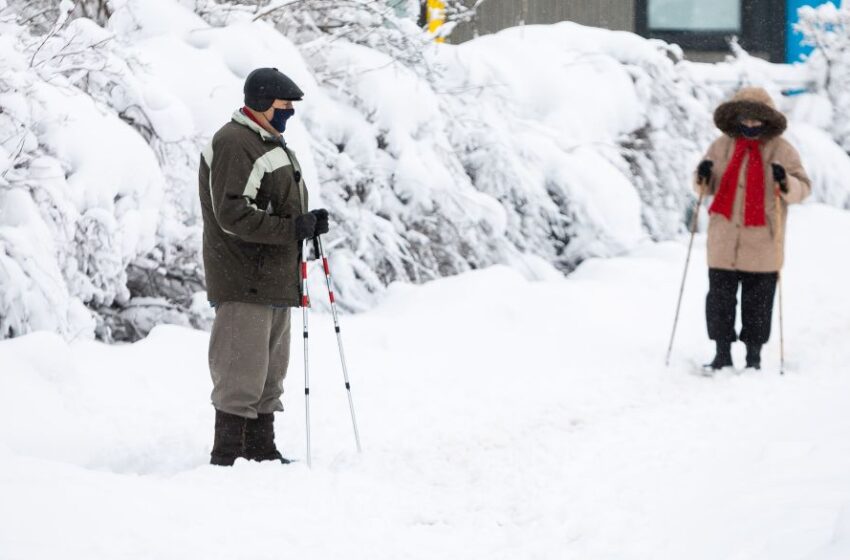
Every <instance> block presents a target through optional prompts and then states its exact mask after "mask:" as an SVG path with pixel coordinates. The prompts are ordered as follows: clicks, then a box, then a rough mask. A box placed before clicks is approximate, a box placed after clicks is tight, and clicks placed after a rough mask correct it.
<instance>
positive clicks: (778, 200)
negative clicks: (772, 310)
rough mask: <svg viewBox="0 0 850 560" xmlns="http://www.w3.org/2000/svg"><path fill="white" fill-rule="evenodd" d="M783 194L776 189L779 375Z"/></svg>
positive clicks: (782, 344) (782, 363)
mask: <svg viewBox="0 0 850 560" xmlns="http://www.w3.org/2000/svg"><path fill="white" fill-rule="evenodd" d="M783 227H784V226H783V223H782V196H780V194H779V189H778V188H777V189H776V266H777V270H776V284H777V286H776V287H777V288H778V289H779V375H785V325H784V323H783V320H782V266H781V264H780V263H782V234H783V232H782V228H783Z"/></svg>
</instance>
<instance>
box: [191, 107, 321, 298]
mask: <svg viewBox="0 0 850 560" xmlns="http://www.w3.org/2000/svg"><path fill="white" fill-rule="evenodd" d="M198 179H199V185H198V186H199V194H200V197H201V211H202V214H203V220H204V267H205V269H206V280H207V297H208V299H209V300H210V301H214V302H224V301H239V302H246V303H263V304H269V305H284V306H290V307H298V306H299V305H300V303H301V297H300V296H301V285H300V274H299V263H300V255H301V247H300V243H299V242H298V240H297V239H296V237H295V218H296V217H297V216H298V215H300V214H303V213H305V212H306V211H307V189H306V187H305V186H304V180H303V178H302V176H301V170H300V166H299V165H298V160H297V159H296V158H295V154H293V153H292V151H291V150H289V149H288V148H287V147H286V146H285V144H283V142H282V141H281V140H280V139H279V137H275V136H274V135H272V134H271V133H269V132H268V131H266V130H264V129H263V128H262V127H260V126H259V125H258V124H257V123H255V122H254V121H252V120H251V119H250V118H249V117H247V116H246V115H244V114H243V113H242V111H241V110H237V111H236V112H235V113H234V114H233V119H232V120H231V121H230V122H229V123H227V124H226V125H224V126H223V127H222V128H221V129H220V130H219V131H218V132H216V134H215V136H213V139H212V142H210V144H209V145H208V146H207V147H206V148H205V149H204V151H203V154H202V156H201V164H200V171H199V174H198Z"/></svg>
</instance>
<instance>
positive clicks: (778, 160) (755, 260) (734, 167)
mask: <svg viewBox="0 0 850 560" xmlns="http://www.w3.org/2000/svg"><path fill="white" fill-rule="evenodd" d="M714 122H715V124H716V125H717V127H718V128H719V129H720V130H721V131H722V132H723V136H721V137H720V138H718V139H717V140H715V141H714V143H713V144H712V145H711V147H710V148H709V149H708V153H707V154H706V155H705V158H704V159H703V161H702V162H701V163H700V164H699V167H698V168H697V173H696V189H697V192H702V193H703V194H705V195H713V196H714V200H713V201H712V203H711V206H710V207H709V216H710V218H709V225H708V279H709V290H708V297H707V298H706V306H705V314H706V322H707V324H708V337H709V338H710V339H711V340H713V341H714V342H715V344H716V345H717V352H716V354H715V356H714V360H713V361H712V362H711V363H710V364H707V365H706V368H707V369H708V370H719V369H722V368H725V367H731V366H732V343H733V342H735V341H736V340H738V339H739V338H740V340H741V341H742V342H744V344H746V346H747V368H754V369H760V367H761V348H762V346H763V345H764V344H765V343H766V342H767V340H768V338H769V337H770V324H771V315H772V312H773V299H774V294H775V292H776V282H777V280H778V278H779V270H780V269H781V268H782V262H783V253H784V242H785V231H784V228H783V227H782V225H783V224H785V218H786V215H787V212H788V204H793V203H797V202H801V201H802V200H803V199H805V198H806V197H807V196H808V195H809V194H810V192H811V184H810V181H809V178H808V176H807V175H806V172H805V170H804V169H803V166H802V164H801V163H800V156H799V154H798V153H797V150H795V149H794V147H793V146H791V144H790V143H788V141H787V140H785V139H784V138H783V137H782V133H783V132H784V131H785V128H786V126H787V122H786V119H785V116H784V115H783V114H782V113H780V112H779V111H777V110H776V106H775V105H774V103H773V100H772V99H771V98H770V95H768V93H767V92H766V91H765V90H763V89H761V88H744V89H742V90H741V91H740V92H738V94H737V95H735V97H733V98H732V99H731V100H730V101H728V102H726V103H723V104H722V105H720V106H719V107H718V108H717V110H716V111H715V113H714ZM777 205H779V208H778V210H779V214H780V217H779V219H778V220H777ZM777 222H778V223H777ZM739 286H740V287H741V319H742V324H743V328H742V329H741V333H740V337H739V336H738V334H737V333H736V331H735V313H736V307H737V295H738V287H739Z"/></svg>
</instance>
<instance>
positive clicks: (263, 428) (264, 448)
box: [244, 413, 289, 464]
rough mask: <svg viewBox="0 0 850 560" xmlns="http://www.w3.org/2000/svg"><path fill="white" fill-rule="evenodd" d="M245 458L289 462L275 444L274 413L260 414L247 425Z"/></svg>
mask: <svg viewBox="0 0 850 560" xmlns="http://www.w3.org/2000/svg"><path fill="white" fill-rule="evenodd" d="M244 456H245V458H246V459H248V460H250V461H280V462H281V463H284V464H288V463H289V460H288V459H285V458H284V457H283V455H281V454H280V451H278V450H277V447H276V446H275V444H274V414H272V413H268V414H258V415H257V418H256V420H254V419H249V420H248V423H247V424H246V425H245V455H244Z"/></svg>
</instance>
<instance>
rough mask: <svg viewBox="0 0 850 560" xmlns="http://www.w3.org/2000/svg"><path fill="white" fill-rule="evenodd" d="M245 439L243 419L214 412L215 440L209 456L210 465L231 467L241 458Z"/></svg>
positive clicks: (225, 413) (217, 411)
mask: <svg viewBox="0 0 850 560" xmlns="http://www.w3.org/2000/svg"><path fill="white" fill-rule="evenodd" d="M244 439H245V418H243V417H241V416H236V415H235V414H228V413H227V412H222V411H220V410H216V411H215V440H214V441H213V450H212V453H211V454H210V464H211V465H219V466H222V467H231V466H233V463H234V462H235V461H236V459H237V458H239V457H242V446H243V443H244Z"/></svg>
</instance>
